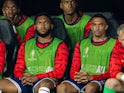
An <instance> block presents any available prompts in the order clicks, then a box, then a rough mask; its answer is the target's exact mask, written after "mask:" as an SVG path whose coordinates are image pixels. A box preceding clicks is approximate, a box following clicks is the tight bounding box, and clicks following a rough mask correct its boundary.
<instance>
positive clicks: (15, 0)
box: [2, 0, 21, 9]
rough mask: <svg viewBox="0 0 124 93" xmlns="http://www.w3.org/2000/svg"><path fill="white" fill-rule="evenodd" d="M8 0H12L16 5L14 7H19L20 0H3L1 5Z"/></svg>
mask: <svg viewBox="0 0 124 93" xmlns="http://www.w3.org/2000/svg"><path fill="white" fill-rule="evenodd" d="M8 1H12V2H13V3H14V4H15V5H16V7H17V8H18V9H21V1H20V0H3V6H4V4H5V3H6V2H8ZM3 6H2V7H3Z"/></svg>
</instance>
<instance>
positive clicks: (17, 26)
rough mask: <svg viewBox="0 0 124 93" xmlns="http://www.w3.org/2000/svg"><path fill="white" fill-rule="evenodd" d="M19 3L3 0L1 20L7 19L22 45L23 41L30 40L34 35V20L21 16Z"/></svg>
mask: <svg viewBox="0 0 124 93" xmlns="http://www.w3.org/2000/svg"><path fill="white" fill-rule="evenodd" d="M20 11H21V10H20V7H19V2H18V1H17V0H4V2H3V7H2V12H3V16H0V18H1V19H4V18H5V19H8V20H9V21H10V23H11V24H12V25H13V28H14V31H15V34H16V35H17V38H18V39H19V42H20V43H22V42H24V41H25V40H28V39H30V38H32V37H33V36H34V34H35V30H34V26H33V24H34V20H33V19H31V18H29V17H27V16H25V15H23V14H21V12H20Z"/></svg>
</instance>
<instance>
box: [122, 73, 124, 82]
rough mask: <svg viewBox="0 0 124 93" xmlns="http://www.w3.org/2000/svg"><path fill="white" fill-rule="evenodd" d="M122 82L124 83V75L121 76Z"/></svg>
mask: <svg viewBox="0 0 124 93" xmlns="http://www.w3.org/2000/svg"><path fill="white" fill-rule="evenodd" d="M121 81H123V82H124V74H123V75H121Z"/></svg>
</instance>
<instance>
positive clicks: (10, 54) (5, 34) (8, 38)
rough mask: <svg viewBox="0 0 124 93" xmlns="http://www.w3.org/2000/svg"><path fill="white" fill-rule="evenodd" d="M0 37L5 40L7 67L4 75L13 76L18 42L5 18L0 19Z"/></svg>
mask: <svg viewBox="0 0 124 93" xmlns="http://www.w3.org/2000/svg"><path fill="white" fill-rule="evenodd" d="M0 39H1V40H3V41H4V42H5V45H6V50H7V55H6V62H7V68H6V71H5V73H4V76H6V77H8V76H13V70H14V65H15V61H16V57H17V51H18V48H19V43H18V39H17V38H16V35H15V33H14V30H13V27H12V25H11V24H10V22H9V21H8V20H7V19H0Z"/></svg>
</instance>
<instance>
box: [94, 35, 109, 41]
mask: <svg viewBox="0 0 124 93" xmlns="http://www.w3.org/2000/svg"><path fill="white" fill-rule="evenodd" d="M106 39H107V37H106V36H102V37H95V36H94V37H93V41H94V42H102V41H105V40H106Z"/></svg>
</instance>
